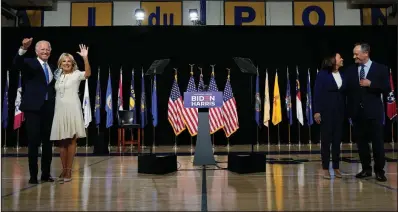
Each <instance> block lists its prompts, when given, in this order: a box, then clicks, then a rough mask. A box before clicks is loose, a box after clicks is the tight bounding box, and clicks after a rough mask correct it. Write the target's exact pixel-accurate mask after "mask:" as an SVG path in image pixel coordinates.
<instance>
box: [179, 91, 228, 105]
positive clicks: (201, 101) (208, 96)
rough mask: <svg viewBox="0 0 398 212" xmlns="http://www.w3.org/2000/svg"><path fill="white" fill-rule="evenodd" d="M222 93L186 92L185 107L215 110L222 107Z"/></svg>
mask: <svg viewBox="0 0 398 212" xmlns="http://www.w3.org/2000/svg"><path fill="white" fill-rule="evenodd" d="M222 104H223V97H222V92H184V107H186V108H214V107H222Z"/></svg>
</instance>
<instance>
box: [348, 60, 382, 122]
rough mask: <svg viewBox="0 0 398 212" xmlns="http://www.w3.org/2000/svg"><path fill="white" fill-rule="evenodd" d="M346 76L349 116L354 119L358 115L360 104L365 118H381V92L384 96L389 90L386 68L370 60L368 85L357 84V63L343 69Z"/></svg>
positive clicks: (367, 77)
mask: <svg viewBox="0 0 398 212" xmlns="http://www.w3.org/2000/svg"><path fill="white" fill-rule="evenodd" d="M345 75H346V76H347V85H348V86H347V107H348V115H349V117H350V118H351V119H352V120H353V121H355V120H357V119H358V118H359V117H358V116H359V114H358V111H359V109H361V106H360V105H361V104H362V107H363V110H364V113H365V116H366V117H365V118H368V119H376V120H380V121H381V120H383V116H384V106H383V102H382V100H381V94H383V95H384V96H386V95H387V94H388V91H389V90H390V83H389V72H388V68H387V67H386V66H384V65H382V64H378V63H376V62H374V61H372V65H371V66H370V68H369V72H368V74H367V76H366V79H368V80H370V81H371V84H370V87H361V86H360V85H359V74H358V65H352V66H350V67H349V68H347V70H346V71H345Z"/></svg>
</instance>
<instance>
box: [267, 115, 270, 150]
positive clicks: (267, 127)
mask: <svg viewBox="0 0 398 212" xmlns="http://www.w3.org/2000/svg"><path fill="white" fill-rule="evenodd" d="M268 123H269V121H268ZM267 128H268V129H267V130H268V147H269V145H270V143H271V141H270V138H269V137H270V136H269V126H268V127H267Z"/></svg>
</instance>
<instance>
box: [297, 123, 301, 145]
mask: <svg viewBox="0 0 398 212" xmlns="http://www.w3.org/2000/svg"><path fill="white" fill-rule="evenodd" d="M297 125H298V144H299V145H300V144H301V141H300V140H301V138H300V137H301V136H300V122H299V123H298V124H297Z"/></svg>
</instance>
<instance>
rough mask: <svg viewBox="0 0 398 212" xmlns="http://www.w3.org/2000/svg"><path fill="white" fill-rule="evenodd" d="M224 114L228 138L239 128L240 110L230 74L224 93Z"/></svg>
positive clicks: (225, 130)
mask: <svg viewBox="0 0 398 212" xmlns="http://www.w3.org/2000/svg"><path fill="white" fill-rule="evenodd" d="M223 100H224V102H223V105H222V114H223V120H224V132H225V135H226V136H227V138H228V137H229V136H231V135H232V134H233V133H234V132H236V130H238V129H239V121H238V112H237V110H236V101H235V97H234V94H233V93H232V87H231V83H230V79H229V75H228V80H227V83H226V84H225V89H224V95H223Z"/></svg>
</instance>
